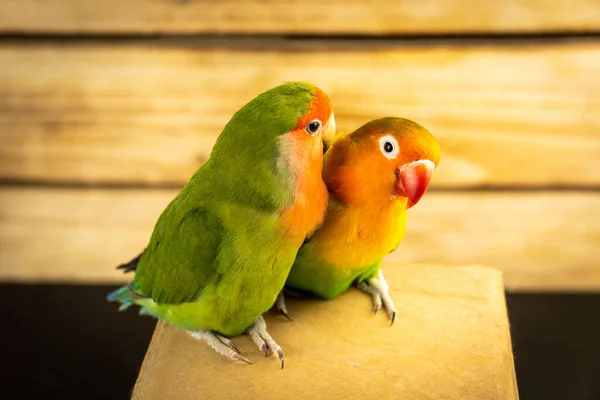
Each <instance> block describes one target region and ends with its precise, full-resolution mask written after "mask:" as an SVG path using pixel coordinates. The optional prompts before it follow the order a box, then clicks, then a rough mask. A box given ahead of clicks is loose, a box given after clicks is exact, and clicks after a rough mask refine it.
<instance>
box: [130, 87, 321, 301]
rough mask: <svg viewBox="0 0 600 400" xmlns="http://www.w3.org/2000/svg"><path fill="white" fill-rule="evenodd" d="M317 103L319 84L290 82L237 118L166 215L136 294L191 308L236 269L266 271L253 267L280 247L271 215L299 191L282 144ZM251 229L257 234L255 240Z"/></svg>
mask: <svg viewBox="0 0 600 400" xmlns="http://www.w3.org/2000/svg"><path fill="white" fill-rule="evenodd" d="M314 97H315V91H314V87H313V86H312V85H310V84H308V83H302V82H292V83H287V84H285V85H281V86H278V87H275V88H273V89H270V90H268V91H266V92H264V93H262V94H261V95H259V96H258V97H256V98H254V99H253V100H252V101H250V102H249V103H247V104H246V105H245V106H244V107H242V108H241V109H240V110H239V111H238V112H237V113H235V115H234V116H233V117H232V118H231V120H230V121H229V123H228V124H227V125H226V126H225V128H224V129H223V132H222V133H221V135H220V136H219V138H218V139H217V141H216V143H215V145H214V147H213V150H212V152H211V154H210V157H209V160H208V161H207V162H206V163H205V164H204V165H203V166H201V167H200V168H199V169H198V170H197V171H196V173H195V174H194V175H193V176H192V178H191V179H190V181H189V182H188V183H187V185H186V186H185V187H184V188H183V189H182V190H181V192H180V193H179V194H178V195H177V196H176V197H175V198H174V199H173V200H172V201H171V203H170V204H169V205H168V206H167V208H166V209H165V210H164V211H163V212H162V214H161V215H160V217H159V219H158V221H157V223H156V226H155V228H154V231H153V233H152V236H151V238H150V242H149V244H148V246H147V248H146V251H145V252H144V254H143V255H142V257H141V259H140V262H139V264H138V267H137V270H136V275H135V278H134V282H133V285H132V286H133V288H134V290H135V291H136V292H137V293H139V294H141V295H143V296H147V297H151V298H152V300H153V302H154V303H156V304H159V305H160V304H180V303H183V302H191V301H194V300H196V299H198V298H199V296H201V295H202V294H203V292H204V290H205V289H206V288H207V287H209V286H210V285H213V286H214V285H216V284H217V283H219V282H220V281H221V280H222V279H223V277H224V276H225V274H227V273H228V272H230V271H229V269H231V271H233V273H234V274H236V273H239V271H240V270H241V269H243V268H251V267H252V268H260V267H261V266H260V265H256V266H252V265H250V264H251V263H252V262H254V263H260V262H261V258H260V252H261V251H262V250H264V249H261V246H267V245H268V244H269V243H270V242H272V241H273V239H272V238H271V236H270V234H269V232H274V231H275V229H276V221H275V222H274V221H272V219H273V218H272V216H273V215H275V214H276V211H278V210H282V209H283V208H284V207H286V206H287V205H288V204H289V203H290V201H291V200H292V196H293V190H294V186H293V184H294V182H293V181H292V180H291V179H290V177H289V176H286V174H287V172H288V171H283V170H280V168H281V166H280V164H278V163H277V159H278V156H279V153H278V152H279V147H278V138H279V137H280V136H281V135H283V134H285V133H286V132H288V131H290V130H291V129H293V128H294V127H295V126H296V125H297V122H298V120H299V118H301V117H302V116H303V115H304V114H306V113H307V112H308V110H309V108H310V105H311V102H312V100H313V99H314ZM287 175H289V174H287ZM244 224H253V226H252V229H253V230H255V231H256V232H253V233H252V235H250V234H249V233H248V232H249V230H248V229H249V228H243V227H244ZM252 238H254V239H253V240H252ZM240 243H243V245H240ZM246 243H247V244H246ZM240 247H241V248H240ZM296 250H297V249H296ZM257 254H258V255H257ZM294 254H295V252H294ZM271 258H272V257H271ZM292 260H293V257H292V259H291V260H289V263H290V266H291V261H292ZM263 261H265V263H266V262H271V259H270V258H265V260H263ZM288 267H289V266H288ZM284 279H285V278H284Z"/></svg>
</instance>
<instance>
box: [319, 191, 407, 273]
mask: <svg viewBox="0 0 600 400" xmlns="http://www.w3.org/2000/svg"><path fill="white" fill-rule="evenodd" d="M405 228H406V204H405V201H401V200H393V201H390V202H389V203H386V204H383V205H378V206H375V205H369V206H364V207H355V208H349V207H345V206H341V205H339V204H336V203H331V205H330V207H329V211H328V213H327V216H326V217H325V221H324V223H323V225H322V226H321V228H320V229H319V230H318V231H317V232H316V233H315V236H314V237H313V239H312V240H311V242H312V243H311V247H312V252H313V254H315V255H316V256H317V257H318V258H320V259H323V260H325V261H327V262H329V263H331V264H333V265H336V266H339V267H340V268H348V269H355V268H361V267H365V266H369V265H372V264H374V263H375V262H377V261H379V260H381V259H382V258H383V257H385V256H386V255H387V254H388V253H389V252H390V251H392V250H395V249H396V247H397V245H398V244H399V243H400V241H401V240H402V238H403V236H404V231H405Z"/></svg>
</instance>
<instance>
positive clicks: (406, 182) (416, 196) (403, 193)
mask: <svg viewBox="0 0 600 400" xmlns="http://www.w3.org/2000/svg"><path fill="white" fill-rule="evenodd" d="M434 168H435V164H434V163H433V162H432V161H429V160H418V161H413V162H411V163H408V164H404V165H403V166H401V167H400V168H398V169H397V170H396V185H395V187H394V194H395V195H396V196H399V197H406V198H407V199H408V203H407V207H406V209H409V208H411V207H412V206H414V205H415V204H417V203H418V202H419V200H421V197H423V195H424V194H425V191H426V190H427V186H429V181H430V180H431V173H432V172H433V169H434Z"/></svg>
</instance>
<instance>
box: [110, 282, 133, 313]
mask: <svg viewBox="0 0 600 400" xmlns="http://www.w3.org/2000/svg"><path fill="white" fill-rule="evenodd" d="M106 300H108V301H110V302H119V303H121V305H120V306H119V311H123V310H126V309H127V308H129V307H130V306H132V305H134V304H135V302H134V301H133V296H132V294H131V288H130V287H129V285H125V286H122V287H120V288H118V289H117V290H115V291H113V292H110V293H109V294H108V295H107V296H106Z"/></svg>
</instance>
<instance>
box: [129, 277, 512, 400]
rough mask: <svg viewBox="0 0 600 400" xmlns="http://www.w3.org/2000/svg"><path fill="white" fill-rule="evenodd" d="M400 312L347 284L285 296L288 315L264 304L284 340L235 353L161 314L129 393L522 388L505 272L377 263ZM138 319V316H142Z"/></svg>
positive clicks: (481, 393) (244, 342) (419, 395)
mask: <svg viewBox="0 0 600 400" xmlns="http://www.w3.org/2000/svg"><path fill="white" fill-rule="evenodd" d="M383 271H384V274H385V276H386V279H387V281H388V283H389V285H390V294H391V295H392V298H393V300H394V302H395V304H396V308H397V310H398V315H397V317H396V321H395V323H394V325H393V326H391V327H390V321H389V319H388V317H387V315H386V313H385V312H384V311H383V310H382V311H380V312H379V313H378V314H377V315H373V311H372V303H371V298H370V296H367V295H366V294H364V293H362V292H360V291H358V290H357V289H354V288H352V289H351V290H349V291H348V292H346V293H345V294H343V295H342V296H340V297H338V298H337V299H334V300H329V301H324V300H313V299H301V300H300V299H294V298H291V297H288V298H287V304H288V312H289V313H290V315H291V317H292V318H293V319H294V320H293V321H287V320H286V319H285V318H283V316H280V315H277V314H276V313H275V312H270V313H267V315H265V317H266V320H267V325H268V329H269V333H270V334H271V336H273V338H274V339H275V340H276V341H277V342H278V343H279V345H280V346H281V347H282V349H283V352H284V355H285V368H284V369H283V370H282V369H281V367H280V363H279V360H278V358H277V356H276V355H273V354H270V355H269V356H268V357H264V354H263V353H261V352H260V351H259V350H258V348H257V347H256V346H255V345H254V343H253V342H252V341H251V339H250V337H249V336H247V335H243V336H240V337H236V338H233V340H234V342H235V343H236V345H237V346H238V348H239V349H240V351H241V354H242V355H244V356H245V357H247V358H249V359H250V360H252V361H253V362H254V364H253V365H247V364H244V363H242V362H239V361H236V362H233V361H230V360H228V359H226V358H225V357H223V356H221V355H219V354H217V353H216V352H215V351H213V350H212V349H211V348H209V347H208V346H207V345H206V344H205V343H204V342H201V341H198V340H195V339H194V338H192V337H191V336H190V335H188V334H187V333H185V332H183V331H181V330H178V329H176V328H174V327H171V326H169V325H167V324H165V323H163V322H159V323H158V324H157V328H156V331H155V333H154V336H153V338H152V342H151V344H150V347H149V349H148V353H147V355H146V358H145V359H144V363H143V366H142V370H141V371H140V375H139V377H138V381H137V382H136V387H135V389H134V393H133V398H135V399H182V400H185V399H281V398H288V396H292V398H299V399H326V400H334V399H371V398H372V399H392V398H400V399H423V400H427V399H432V400H433V399H435V400H442V399H464V400H470V399H478V400H479V399H481V400H494V399H503V400H504V399H518V394H517V388H516V381H515V371H514V363H513V357H512V348H511V342H510V333H509V328H508V319H507V314H506V305H505V299H504V288H503V284H502V274H501V272H500V271H498V270H494V269H491V268H485V267H477V266H468V267H443V266H432V265H384V267H383ZM140 318H142V317H140Z"/></svg>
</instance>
